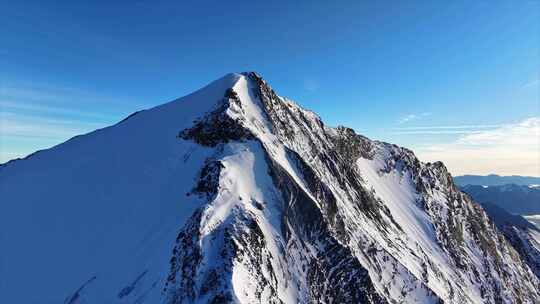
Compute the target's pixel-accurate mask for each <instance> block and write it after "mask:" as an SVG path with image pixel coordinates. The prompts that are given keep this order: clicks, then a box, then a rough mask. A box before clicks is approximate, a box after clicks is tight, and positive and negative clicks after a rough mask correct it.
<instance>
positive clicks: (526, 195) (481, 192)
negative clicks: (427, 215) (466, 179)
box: [460, 184, 540, 215]
mask: <svg viewBox="0 0 540 304" xmlns="http://www.w3.org/2000/svg"><path fill="white" fill-rule="evenodd" d="M460 188H461V190H462V191H464V192H466V193H467V194H469V195H470V196H471V197H472V198H473V199H474V200H475V201H477V202H479V203H491V204H494V205H497V206H499V207H501V208H503V209H505V210H506V211H508V212H510V213H512V214H522V215H532V214H540V188H538V187H531V186H522V185H513V184H511V185H503V186H480V185H466V186H461V187H460Z"/></svg>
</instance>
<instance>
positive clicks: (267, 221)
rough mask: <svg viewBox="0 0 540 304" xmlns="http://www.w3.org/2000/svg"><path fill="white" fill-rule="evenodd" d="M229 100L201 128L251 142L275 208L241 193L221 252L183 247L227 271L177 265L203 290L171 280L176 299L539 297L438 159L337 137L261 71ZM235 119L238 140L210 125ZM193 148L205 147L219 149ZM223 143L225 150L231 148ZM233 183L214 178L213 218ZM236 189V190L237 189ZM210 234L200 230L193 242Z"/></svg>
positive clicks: (222, 232) (224, 225)
mask: <svg viewBox="0 0 540 304" xmlns="http://www.w3.org/2000/svg"><path fill="white" fill-rule="evenodd" d="M235 90H238V91H241V92H242V93H240V94H239V93H237V92H236V91H235ZM227 95H229V96H234V99H233V100H235V102H234V103H228V104H227V106H228V107H222V108H220V110H219V111H222V112H221V113H217V112H213V113H210V114H209V116H206V117H205V118H202V119H201V120H200V121H199V122H197V124H196V126H195V127H194V129H196V130H205V131H204V134H205V137H207V138H216V139H219V145H226V144H227V142H229V141H230V140H232V141H237V142H245V141H246V140H247V141H251V143H246V144H245V146H246V147H248V149H250V150H253V153H254V154H255V155H258V157H260V158H262V159H260V160H259V161H260V162H261V163H262V164H263V165H262V166H263V167H264V168H261V172H259V173H261V174H264V173H266V174H268V175H269V176H270V177H271V187H270V188H271V190H270V192H271V193H273V196H271V197H272V201H266V202H257V201H256V199H254V198H253V197H250V198H246V197H242V196H239V197H238V198H237V199H236V200H237V202H235V203H234V207H232V211H231V212H230V213H229V214H228V216H227V217H225V218H221V219H220V221H219V222H217V223H216V224H215V225H216V226H213V229H211V232H210V236H205V237H210V238H211V239H212V240H214V242H215V245H213V246H211V248H204V246H202V248H201V247H200V244H204V242H200V241H199V242H192V243H190V242H188V243H187V246H188V247H187V248H183V247H179V249H178V250H175V252H176V253H177V254H178V253H179V252H192V251H193V250H194V249H193V248H190V246H195V247H197V246H199V248H198V249H196V251H197V252H203V255H205V254H207V253H204V252H206V251H212V252H219V254H218V255H213V256H214V258H216V259H218V260H214V261H213V262H212V263H214V264H215V265H219V266H218V268H215V267H210V268H209V266H208V265H207V264H205V263H204V262H202V259H201V260H194V259H192V258H191V257H190V256H186V257H184V258H183V259H182V258H181V260H182V263H187V264H189V265H190V266H189V267H193V268H195V269H199V270H197V271H195V272H194V273H196V274H197V275H196V276H195V279H194V280H195V281H198V282H202V283H193V284H191V286H186V285H178V284H176V285H175V284H170V287H169V288H172V289H173V290H175V292H176V293H180V294H182V296H181V297H179V298H178V297H177V298H176V299H185V300H184V301H185V302H190V301H195V300H202V299H204V301H206V300H208V301H210V302H219V301H223V302H235V301H240V302H247V303H250V302H254V301H255V302H256V301H261V302H265V303H283V302H289V301H290V300H291V294H290V292H291V291H294V292H292V293H293V294H294V296H293V297H296V298H294V300H293V302H301V303H394V302H429V303H439V302H441V303H442V302H444V303H473V302H485V303H514V302H521V303H534V302H535V301H538V300H539V294H538V288H539V287H540V285H539V283H538V280H537V278H536V277H535V276H534V275H533V274H532V272H531V270H530V268H529V267H528V266H527V265H526V264H524V263H523V262H522V261H521V260H520V258H519V255H518V254H517V253H516V251H515V250H514V248H513V247H512V246H511V245H510V244H509V243H508V241H507V240H506V239H505V238H504V236H503V235H501V233H500V232H499V231H498V230H497V228H496V227H495V226H494V225H493V224H492V223H491V222H490V221H489V219H488V217H487V215H486V214H485V212H484V211H483V210H482V208H480V207H479V206H478V205H476V204H475V203H473V202H472V201H471V200H470V199H469V198H468V197H467V196H466V195H464V194H462V193H461V192H460V191H459V190H458V189H457V188H456V187H455V186H454V184H453V182H452V178H451V176H450V174H449V173H448V172H447V170H446V168H445V167H444V165H443V164H442V163H434V164H423V163H421V162H420V161H418V159H417V158H416V157H415V156H414V154H413V153H412V152H411V151H409V150H407V149H404V148H400V147H397V146H394V145H390V144H386V143H381V142H376V141H371V140H369V139H367V138H365V137H363V136H361V135H357V134H355V133H354V131H353V130H352V129H349V128H346V127H338V128H335V129H334V128H329V127H327V126H325V125H324V123H323V122H322V121H321V120H320V119H319V117H318V116H317V115H315V114H314V113H312V112H309V111H306V110H304V109H301V108H300V107H298V106H297V105H296V104H294V103H292V102H290V101H288V100H286V99H283V98H281V97H279V96H278V95H277V94H276V93H275V92H274V91H273V90H272V88H270V87H269V86H268V84H267V83H266V82H265V81H264V80H263V79H262V78H261V77H259V76H258V75H256V74H254V73H248V74H245V75H243V76H242V80H241V81H240V82H239V83H238V86H235V87H233V88H232V92H231V91H229V92H227ZM240 95H242V96H240ZM250 107H252V108H255V109H256V110H253V109H250ZM228 115H230V117H231V118H227V119H226V120H227V121H230V122H231V123H230V124H228V128H229V129H230V130H242V131H241V132H236V131H234V132H233V133H232V134H224V133H223V130H222V129H221V128H220V127H219V124H215V123H213V121H214V120H215V119H214V118H213V117H216V116H217V117H221V116H228ZM207 122H210V123H207ZM234 124H237V125H236V126H234ZM191 130H193V129H191ZM190 132H191V131H190ZM214 132H215V133H216V135H214ZM183 133H184V134H186V131H183ZM238 134H241V136H239V135H238ZM184 138H186V139H189V136H188V137H184ZM224 138H225V139H226V140H223V139H224ZM194 140H195V141H197V142H198V143H200V144H203V145H208V146H216V142H218V141H216V140H212V141H205V140H202V141H201V140H197V139H196V138H195V139H194ZM219 145H218V147H217V150H218V151H223V150H226V148H225V147H222V146H219ZM246 147H243V148H246ZM218 153H222V152H218ZM261 156H262V157H261ZM256 157H257V156H256ZM216 158H219V157H216ZM225 158H227V156H226V157H225ZM226 167H227V165H226V164H225V168H226ZM216 174H219V172H216ZM203 175H204V174H203ZM227 178H228V177H227V174H222V175H221V176H220V177H219V179H220V185H219V186H218V187H217V188H218V190H217V192H218V194H217V197H214V198H213V200H212V199H210V200H209V206H208V207H206V210H213V209H214V208H212V207H211V206H212V204H216V203H218V202H220V194H219V192H220V191H228V190H230V189H229V187H227V186H226V184H227V182H226V180H227ZM214 179H216V178H214ZM235 182H237V183H240V182H241V181H229V183H235ZM381 185H383V187H381ZM392 192H398V193H397V195H396V193H392ZM389 205H391V206H392V207H389ZM400 205H405V206H403V207H400ZM400 208H402V209H404V210H405V211H403V210H400ZM202 212H203V214H204V213H205V211H204V210H203V211H202ZM211 216H214V214H213V212H211V215H209V217H211ZM395 216H397V217H398V218H395ZM203 217H204V215H203ZM411 221H413V222H412V223H411ZM414 221H416V222H414ZM268 225H270V226H272V228H273V230H272V229H270V230H272V231H273V233H269V232H268V231H267V230H269V228H268V227H266V226H268ZM405 226H407V227H405ZM410 226H412V227H410ZM214 227H215V228H214ZM265 227H266V228H265ZM205 229H206V227H205V226H204V224H203V223H201V227H200V228H199V233H198V235H204V234H205V233H204V232H203V231H204V230H205ZM416 229H418V231H416V232H417V233H418V234H417V235H415V234H412V232H415V230H416ZM263 230H265V232H263ZM191 234H192V235H196V234H197V233H196V231H191ZM218 244H219V245H218ZM270 248H273V249H274V250H272V249H270ZM195 256H196V255H195ZM189 267H188V268H189ZM200 269H205V270H204V271H203V270H200ZM209 269H210V270H209ZM237 269H240V270H237ZM236 272H239V273H242V275H238V277H242V278H244V280H243V281H237V277H236V276H235V275H236ZM190 279H193V278H190ZM524 280H525V281H526V283H520V282H524ZM208 282H210V283H208ZM208 284H210V285H211V288H208ZM195 287H196V288H199V289H198V291H197V290H195V291H194V288H195ZM208 290H211V291H212V295H211V296H208V295H207V293H208ZM242 293H243V294H242ZM171 299H173V298H171ZM171 301H172V302H173V303H176V302H174V301H177V302H178V300H171ZM180 302H182V301H179V303H180Z"/></svg>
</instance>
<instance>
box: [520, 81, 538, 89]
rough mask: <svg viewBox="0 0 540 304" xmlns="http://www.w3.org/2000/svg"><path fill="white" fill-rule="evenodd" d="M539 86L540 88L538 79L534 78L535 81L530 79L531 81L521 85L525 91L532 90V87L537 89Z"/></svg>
mask: <svg viewBox="0 0 540 304" xmlns="http://www.w3.org/2000/svg"><path fill="white" fill-rule="evenodd" d="M539 86H540V78H535V79H532V80H531V81H529V82H527V83H525V84H524V85H523V88H524V89H527V88H534V87H539Z"/></svg>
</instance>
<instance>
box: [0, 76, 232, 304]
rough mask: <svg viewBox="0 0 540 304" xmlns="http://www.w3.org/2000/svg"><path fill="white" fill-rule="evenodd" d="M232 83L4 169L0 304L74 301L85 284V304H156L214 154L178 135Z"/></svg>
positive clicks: (0, 177)
mask: <svg viewBox="0 0 540 304" xmlns="http://www.w3.org/2000/svg"><path fill="white" fill-rule="evenodd" d="M239 77H240V76H238V75H228V76H226V77H224V78H222V79H220V80H218V81H216V82H214V83H212V84H210V85H209V86H208V87H206V88H204V89H202V90H200V91H198V92H196V93H194V94H191V95H189V96H186V97H184V98H182V99H181V100H178V101H173V102H171V103H168V104H165V105H162V106H158V107H156V108H153V109H150V110H147V111H143V112H140V113H137V114H136V115H134V116H132V117H130V118H129V119H127V120H125V121H123V122H120V123H118V124H116V125H114V126H112V127H108V128H104V129H101V130H97V131H94V132H92V133H89V134H86V135H83V136H77V137H75V138H72V139H71V140H69V141H67V142H65V143H63V144H61V145H58V146H56V147H54V148H52V149H49V150H45V151H41V152H38V153H36V154H34V155H32V156H30V157H28V158H27V159H25V160H17V161H11V162H9V163H7V164H4V165H2V166H1V167H0V198H1V199H0V201H1V202H0V207H1V211H0V228H1V232H0V233H1V234H2V235H1V242H0V243H1V244H2V246H1V250H0V261H1V264H0V265H1V266H0V274H1V275H0V281H1V284H0V303H63V301H64V300H65V299H66V298H68V297H72V296H75V297H74V298H73V299H74V300H75V298H76V291H77V290H78V289H79V288H80V287H82V286H83V284H84V283H85V282H87V281H88V283H87V284H86V285H85V286H84V288H83V289H82V290H81V291H79V294H80V297H81V298H82V295H83V294H86V295H87V300H86V301H87V302H84V303H115V302H119V301H120V302H122V300H124V299H125V301H124V302H126V303H133V302H134V300H135V299H137V298H139V297H146V298H147V299H148V301H147V302H148V303H157V302H158V300H157V299H159V298H160V297H161V288H162V284H161V283H162V282H161V281H160V280H161V279H162V277H163V276H164V275H166V272H167V268H168V265H169V259H170V253H171V249H172V246H171V243H172V241H173V240H174V238H175V237H176V233H177V230H178V228H179V227H181V226H182V225H183V224H184V222H185V221H186V219H187V218H189V217H190V216H191V214H192V213H193V212H194V210H195V209H196V208H197V207H199V205H200V203H201V202H200V201H198V200H197V199H196V198H192V197H186V196H185V193H187V192H189V191H190V190H191V187H192V186H193V181H194V180H195V179H196V177H197V174H198V172H199V170H200V168H201V167H202V166H203V164H204V161H205V160H206V158H208V156H209V155H211V153H212V150H211V149H209V148H207V147H204V146H200V145H197V144H195V143H192V142H188V141H182V140H179V139H178V138H177V134H178V131H179V130H182V129H184V128H186V127H189V126H191V124H192V122H193V120H195V119H196V118H197V117H199V116H200V115H201V114H202V113H204V112H205V111H208V110H209V109H211V108H212V107H213V106H214V105H215V103H216V101H218V100H219V99H221V98H222V97H223V92H224V91H225V90H226V89H227V88H229V87H231V86H232V85H234V83H235V82H236V81H237V79H238V78H239ZM94 277H95V279H93V280H91V279H92V278H94ZM89 280H90V281H89ZM131 287H133V290H132V292H128V290H129V289H131ZM125 288H127V289H125ZM124 289H125V290H124ZM122 290H124V292H123V293H122ZM120 294H122V295H124V294H125V295H124V296H123V297H120V296H119V295H120ZM72 302H73V303H78V302H76V301H72ZM67 303H70V301H69V300H68V302H67Z"/></svg>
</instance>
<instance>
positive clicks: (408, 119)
mask: <svg viewBox="0 0 540 304" xmlns="http://www.w3.org/2000/svg"><path fill="white" fill-rule="evenodd" d="M429 115H431V113H429V112H424V113H420V114H407V115H405V116H403V117H401V118H400V119H399V120H398V123H399V124H404V123H408V122H411V121H415V120H420V119H422V118H424V117H427V116H429Z"/></svg>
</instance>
